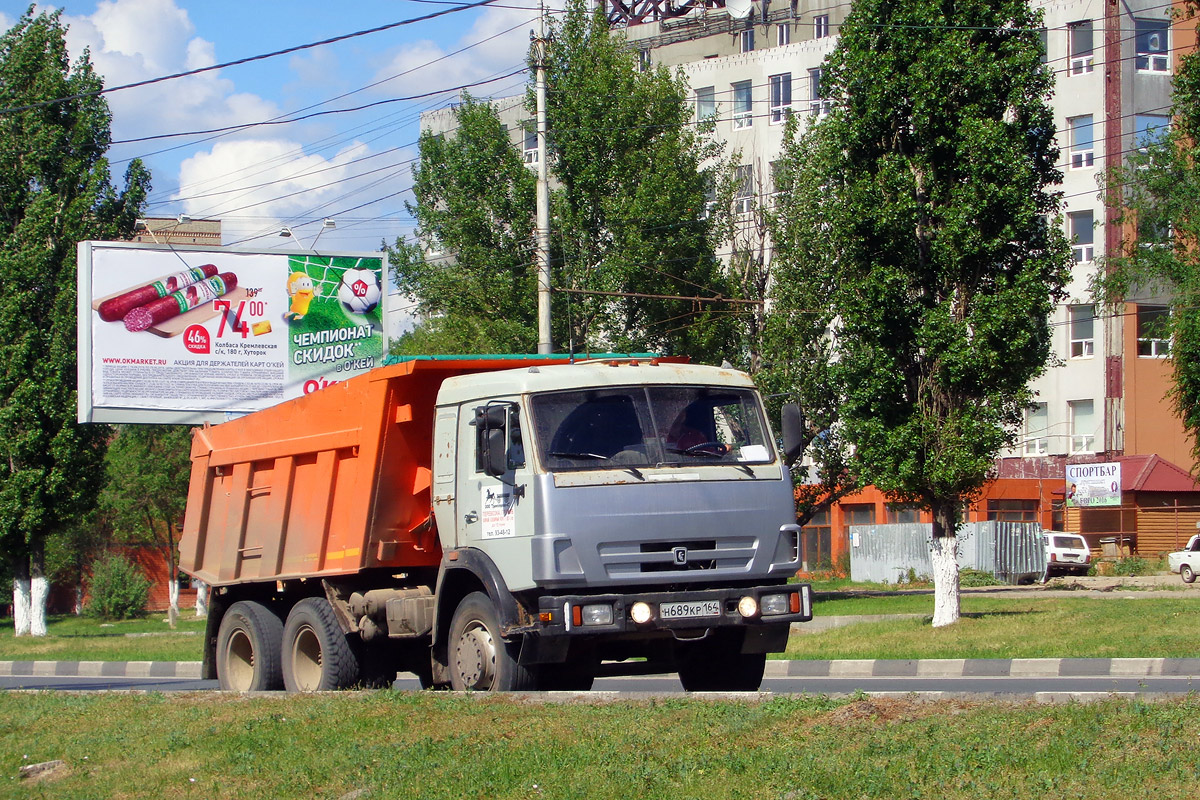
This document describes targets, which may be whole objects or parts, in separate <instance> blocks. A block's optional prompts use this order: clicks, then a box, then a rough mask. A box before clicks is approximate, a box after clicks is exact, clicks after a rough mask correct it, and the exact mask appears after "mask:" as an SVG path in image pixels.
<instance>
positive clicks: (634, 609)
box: [629, 601, 654, 625]
mask: <svg viewBox="0 0 1200 800" xmlns="http://www.w3.org/2000/svg"><path fill="white" fill-rule="evenodd" d="M653 616H654V610H653V609H651V608H650V604H649V603H643V602H640V601H639V602H637V603H634V604H633V605H631V606H630V607H629V618H630V619H632V620H633V621H634V622H636V623H637V624H638V625H645V624H646V623H647V622H649V621H650V618H651V617H653Z"/></svg>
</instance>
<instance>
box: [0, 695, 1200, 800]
mask: <svg viewBox="0 0 1200 800" xmlns="http://www.w3.org/2000/svg"><path fill="white" fill-rule="evenodd" d="M1198 715H1200V700H1197V699H1196V698H1194V697H1189V698H1183V699H1179V700H1173V701H1162V702H1154V703H1146V702H1141V701H1134V700H1117V699H1112V700H1105V701H1102V702H1098V703H1094V704H1067V705H1054V706H1042V705H1037V704H1033V703H1023V704H1013V703H1001V702H987V703H978V702H966V701H938V702H922V701H916V700H901V699H857V700H842V701H832V700H829V699H826V698H819V697H794V698H773V699H770V700H766V701H762V702H751V701H744V702H742V701H738V702H730V701H720V702H718V701H713V700H705V699H687V700H683V699H680V700H675V699H670V700H658V701H620V702H612V703H599V704H596V703H564V704H553V705H543V704H537V703H533V702H529V701H524V700H521V699H515V698H511V697H507V698H506V697H482V696H474V697H472V696H451V695H443V694H437V693H421V694H416V693H414V694H397V693H393V692H390V691H387V692H370V693H362V694H356V693H343V694H331V695H320V696H259V697H240V696H226V695H213V694H205V695H199V694H197V695H170V696H162V695H144V696H138V695H122V694H106V695H95V694H92V695H64V694H52V693H45V694H41V693H33V694H14V693H7V694H0V718H2V719H4V720H5V724H4V725H3V726H0V775H3V779H2V781H0V798H28V797H48V798H62V799H63V800H68V799H70V798H81V799H82V798H96V797H111V798H117V797H119V798H129V799H133V798H156V799H157V798H162V797H170V798H180V799H183V800H187V798H253V799H254V800H259V799H260V798H272V797H280V798H282V797H308V798H340V797H343V796H346V795H348V794H350V793H352V792H353V793H358V792H361V794H354V795H352V796H355V797H362V798H363V800H368V799H369V798H390V797H405V798H427V799H428V800H437V798H454V799H455V800H458V798H487V799H488V800H492V799H493V798H501V799H507V798H514V799H515V798H522V799H524V798H580V799H581V800H584V799H586V800H606V799H607V798H613V799H614V800H618V799H619V800H627V798H630V797H636V798H638V800H658V799H659V798H662V799H663V800H667V799H669V800H677V799H678V798H754V799H755V800H760V799H761V798H770V799H776V798H777V799H778V800H810V799H812V800H815V799H816V798H822V799H823V800H835V799H837V798H854V799H856V800H857V799H858V798H918V797H937V798H944V799H945V800H960V799H961V800H968V798H969V799H970V800H977V799H978V798H981V797H995V798H1012V797H1072V798H1075V797H1079V798H1100V797H1151V796H1154V797H1164V798H1165V797H1190V796H1193V795H1194V792H1195V783H1196V781H1197V777H1198V776H1197V766H1196V765H1197V763H1200V741H1198V740H1197V738H1196V726H1195V720H1196V718H1197V716H1198ZM52 759H62V760H63V761H64V762H65V764H64V766H63V767H62V768H61V769H60V770H58V771H57V772H55V773H52V774H51V775H50V776H48V777H46V778H43V779H42V780H40V781H38V782H37V783H36V784H32V785H31V783H30V782H21V781H19V780H17V779H16V777H15V776H16V775H17V772H18V769H19V767H20V766H21V765H22V764H28V763H37V762H43V761H49V760H52Z"/></svg>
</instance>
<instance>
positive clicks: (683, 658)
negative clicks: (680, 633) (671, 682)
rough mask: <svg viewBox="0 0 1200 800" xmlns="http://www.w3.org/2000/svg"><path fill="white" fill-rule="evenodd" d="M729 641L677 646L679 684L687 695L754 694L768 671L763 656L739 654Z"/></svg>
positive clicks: (709, 640) (760, 654) (713, 640)
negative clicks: (706, 693)
mask: <svg viewBox="0 0 1200 800" xmlns="http://www.w3.org/2000/svg"><path fill="white" fill-rule="evenodd" d="M740 650H741V643H740V642H733V641H730V640H729V639H728V638H718V639H705V640H704V641H702V642H695V643H687V644H680V645H679V648H678V650H677V651H676V654H675V660H676V666H677V668H678V670H679V682H680V683H682V684H683V689H684V691H687V692H757V691H758V688H759V686H761V685H762V679H763V673H765V672H766V670H767V654H766V653H742V652H740Z"/></svg>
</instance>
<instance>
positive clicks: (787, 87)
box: [767, 72, 792, 125]
mask: <svg viewBox="0 0 1200 800" xmlns="http://www.w3.org/2000/svg"><path fill="white" fill-rule="evenodd" d="M767 80H768V84H769V86H770V94H771V103H770V117H769V119H770V123H771V124H772V125H778V124H779V123H781V122H783V121H784V120H785V119H787V115H788V113H789V112H790V111H791V108H792V73H790V72H785V73H783V74H782V75H772V76H771V77H770V78H768V79H767Z"/></svg>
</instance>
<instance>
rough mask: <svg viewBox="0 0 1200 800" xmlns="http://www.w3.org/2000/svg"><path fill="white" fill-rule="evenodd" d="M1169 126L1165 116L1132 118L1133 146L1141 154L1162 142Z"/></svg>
mask: <svg viewBox="0 0 1200 800" xmlns="http://www.w3.org/2000/svg"><path fill="white" fill-rule="evenodd" d="M1170 124H1171V118H1170V117H1168V116H1166V115H1165V114H1138V115H1136V116H1135V117H1134V118H1133V129H1134V134H1133V144H1134V146H1135V147H1136V148H1137V149H1138V150H1141V151H1142V152H1143V153H1145V152H1146V150H1147V148H1149V147H1150V146H1151V145H1155V144H1158V143H1160V142H1161V141H1163V139H1164V138H1165V137H1166V135H1167V130H1168V128H1169V126H1170Z"/></svg>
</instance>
